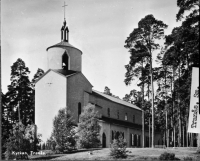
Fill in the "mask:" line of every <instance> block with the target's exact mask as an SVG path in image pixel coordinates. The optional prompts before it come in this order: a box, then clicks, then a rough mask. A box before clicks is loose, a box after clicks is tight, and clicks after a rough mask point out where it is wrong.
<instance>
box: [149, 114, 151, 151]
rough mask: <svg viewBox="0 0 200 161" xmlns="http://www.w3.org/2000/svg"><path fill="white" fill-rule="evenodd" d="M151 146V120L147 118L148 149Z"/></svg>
mask: <svg viewBox="0 0 200 161" xmlns="http://www.w3.org/2000/svg"><path fill="white" fill-rule="evenodd" d="M150 146H151V118H150V117H149V147H150Z"/></svg>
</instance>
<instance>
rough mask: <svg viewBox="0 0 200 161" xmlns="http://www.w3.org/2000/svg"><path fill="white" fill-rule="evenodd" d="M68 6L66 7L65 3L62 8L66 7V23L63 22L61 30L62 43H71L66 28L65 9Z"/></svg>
mask: <svg viewBox="0 0 200 161" xmlns="http://www.w3.org/2000/svg"><path fill="white" fill-rule="evenodd" d="M66 6H67V5H65V2H64V6H62V7H64V22H63V26H62V28H61V41H67V42H69V29H68V27H67V26H66V19H65V7H66ZM66 34H67V35H66Z"/></svg>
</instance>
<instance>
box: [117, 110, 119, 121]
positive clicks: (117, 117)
mask: <svg viewBox="0 0 200 161" xmlns="http://www.w3.org/2000/svg"><path fill="white" fill-rule="evenodd" d="M117 119H119V110H118V111H117Z"/></svg>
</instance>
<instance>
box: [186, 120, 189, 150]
mask: <svg viewBox="0 0 200 161" xmlns="http://www.w3.org/2000/svg"><path fill="white" fill-rule="evenodd" d="M186 128H187V129H188V121H186ZM187 129H186V130H187ZM188 137H189V136H188V132H187V131H186V143H187V147H188V142H189V140H188Z"/></svg>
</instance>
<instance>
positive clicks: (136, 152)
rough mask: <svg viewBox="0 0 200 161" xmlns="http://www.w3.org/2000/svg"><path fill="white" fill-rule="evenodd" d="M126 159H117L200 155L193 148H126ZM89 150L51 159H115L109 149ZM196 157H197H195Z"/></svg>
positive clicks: (156, 159) (182, 158)
mask: <svg viewBox="0 0 200 161" xmlns="http://www.w3.org/2000/svg"><path fill="white" fill-rule="evenodd" d="M127 150H128V151H129V152H128V153H127V155H128V156H127V158H126V159H118V160H133V161H136V160H141V161H153V160H155V161H159V159H158V158H159V156H160V155H161V154H162V153H164V152H168V153H174V154H175V159H176V160H184V157H192V158H194V161H196V160H198V159H200V155H199V154H197V153H196V149H195V148H193V149H192V148H166V149H161V148H127ZM89 151H90V150H88V151H79V152H77V153H72V154H63V156H61V157H56V158H52V159H53V160H116V159H114V158H112V157H111V156H110V149H109V148H104V149H99V150H93V152H92V154H89ZM196 158H197V159H196Z"/></svg>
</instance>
